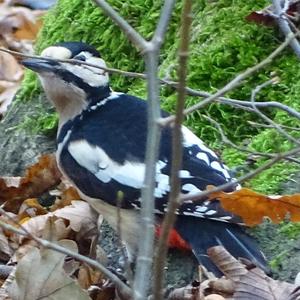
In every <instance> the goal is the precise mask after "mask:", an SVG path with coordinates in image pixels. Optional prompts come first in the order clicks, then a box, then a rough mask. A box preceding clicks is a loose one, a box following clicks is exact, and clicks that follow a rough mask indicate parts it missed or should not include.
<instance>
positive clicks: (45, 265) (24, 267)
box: [8, 240, 91, 300]
mask: <svg viewBox="0 0 300 300" xmlns="http://www.w3.org/2000/svg"><path fill="white" fill-rule="evenodd" d="M59 244H60V245H61V246H63V247H67V248H70V247H71V248H72V249H73V248H74V246H75V245H74V242H73V241H71V240H64V241H60V242H59ZM64 258H65V255H64V254H62V253H59V252H56V251H53V250H50V249H43V250H39V249H37V248H33V249H32V250H31V251H30V252H28V253H27V254H26V255H25V256H24V257H23V258H22V259H21V260H20V261H19V263H18V265H17V269H16V273H15V280H14V281H13V283H12V284H11V285H10V286H9V288H8V294H9V295H10V297H12V298H13V299H19V300H21V299H22V300H36V299H43V298H45V299H55V300H65V299H73V300H88V299H91V298H90V297H89V296H88V295H87V293H86V292H85V291H83V290H82V289H81V288H80V287H79V285H78V284H77V283H76V282H75V281H74V280H73V279H71V278H70V277H69V276H67V274H66V273H65V272H64V270H63V264H64Z"/></svg>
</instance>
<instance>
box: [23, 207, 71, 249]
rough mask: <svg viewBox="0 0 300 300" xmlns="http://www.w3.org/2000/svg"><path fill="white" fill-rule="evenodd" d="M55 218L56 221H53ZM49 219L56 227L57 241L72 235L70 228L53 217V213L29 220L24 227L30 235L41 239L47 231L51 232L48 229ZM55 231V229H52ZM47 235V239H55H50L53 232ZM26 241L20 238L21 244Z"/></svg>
mask: <svg viewBox="0 0 300 300" xmlns="http://www.w3.org/2000/svg"><path fill="white" fill-rule="evenodd" d="M53 218H54V219H53ZM49 219H51V220H52V222H53V224H51V225H52V226H54V227H55V232H56V236H55V240H57V241H59V240H61V239H65V238H67V237H68V236H69V234H70V227H69V226H67V225H66V224H65V223H64V221H63V220H62V219H58V218H56V217H54V216H53V214H52V213H49V214H47V215H41V216H37V217H34V218H30V219H28V221H27V222H26V223H23V224H22V226H23V228H24V229H25V230H27V231H28V232H29V233H30V234H32V235H34V236H37V237H41V236H42V235H43V233H44V231H45V230H48V231H49V230H50V229H49V228H47V222H50V221H49ZM51 230H53V229H51ZM52 232H53V231H52ZM45 235H46V236H47V239H50V240H52V239H53V238H50V236H51V232H46V233H45ZM24 239H26V238H24V237H21V236H19V243H20V244H22V242H23V240H24Z"/></svg>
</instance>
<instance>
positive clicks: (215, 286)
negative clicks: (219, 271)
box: [209, 278, 234, 295]
mask: <svg viewBox="0 0 300 300" xmlns="http://www.w3.org/2000/svg"><path fill="white" fill-rule="evenodd" d="M209 287H210V289H211V290H212V291H213V292H214V293H219V294H226V295H233V293H234V283H233V281H232V280H231V279H226V278H218V279H211V280H209Z"/></svg>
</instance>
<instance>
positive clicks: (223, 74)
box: [0, 0, 300, 243]
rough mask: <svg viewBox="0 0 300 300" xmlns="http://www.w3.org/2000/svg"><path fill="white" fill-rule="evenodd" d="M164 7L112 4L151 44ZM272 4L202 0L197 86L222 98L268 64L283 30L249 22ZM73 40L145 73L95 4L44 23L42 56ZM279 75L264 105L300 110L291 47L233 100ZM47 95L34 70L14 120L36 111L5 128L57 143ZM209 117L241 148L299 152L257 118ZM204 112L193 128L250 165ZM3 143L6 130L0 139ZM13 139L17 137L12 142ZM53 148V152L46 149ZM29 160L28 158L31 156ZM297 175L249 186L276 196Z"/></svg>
mask: <svg viewBox="0 0 300 300" xmlns="http://www.w3.org/2000/svg"><path fill="white" fill-rule="evenodd" d="M162 3H163V1H150V0H129V1H118V0H111V1H110V4H111V5H112V6H113V7H114V8H115V9H117V10H118V11H119V12H120V13H121V14H122V16H123V17H124V18H126V19H127V20H128V21H129V22H130V24H131V25H132V26H134V27H135V28H136V29H137V30H138V31H139V32H140V33H141V34H142V35H143V36H145V37H147V38H148V39H149V38H151V35H152V33H153V30H154V28H155V24H156V22H157V20H158V18H159V9H160V8H161V6H162ZM268 4H269V1H267V0H249V1H246V2H245V1H242V0H231V1H229V0H219V1H203V0H202V1H201V0H200V1H195V3H194V7H193V11H194V21H193V30H192V38H191V45H190V59H189V75H188V85H189V86H190V87H192V88H195V89H199V90H205V91H208V92H214V91H216V90H217V89H218V88H220V87H222V86H223V85H224V84H226V83H227V82H228V81H230V80H231V79H233V78H234V77H235V76H236V75H237V74H238V73H240V72H242V71H243V70H245V69H246V68H248V67H250V66H253V65H255V64H256V63H257V62H259V61H261V60H262V59H264V58H265V57H266V56H268V55H269V54H270V53H271V52H272V51H273V50H275V49H276V48H277V47H278V46H279V44H280V43H281V42H282V37H281V36H280V34H279V33H278V31H277V30H276V29H275V28H267V27H264V26H261V25H257V24H255V23H250V22H248V21H246V19H245V17H246V16H247V15H248V14H249V13H250V12H252V11H254V10H257V9H261V8H263V7H265V6H266V5H268ZM180 11H181V3H177V4H176V9H175V11H174V13H173V16H172V20H171V24H170V26H169V30H168V33H167V37H166V41H165V43H164V45H163V48H162V53H161V55H160V76H162V77H166V76H167V77H168V78H172V79H176V67H177V57H176V56H177V45H178V39H179V33H178V32H179V30H178V28H179V26H180V25H179V19H180ZM71 40H75V41H84V42H87V43H89V44H92V45H94V46H95V47H96V48H97V49H98V50H99V51H100V52H101V54H102V56H103V57H104V59H105V60H106V61H107V62H108V65H109V66H111V67H114V68H120V69H122V70H129V71H136V72H143V71H144V63H143V60H142V58H141V55H140V53H138V51H137V50H136V49H135V48H134V47H133V46H132V45H131V44H130V42H129V41H128V40H127V38H126V36H125V35H124V34H123V33H122V32H121V31H120V29H119V28H118V27H117V26H116V25H114V23H113V22H112V21H111V20H110V19H109V18H107V17H106V16H105V15H104V14H103V13H102V12H101V10H100V9H99V8H98V7H96V6H95V5H94V4H93V3H92V1H80V0H59V1H58V3H57V5H56V6H55V7H54V8H53V9H52V10H50V11H49V13H48V14H47V15H46V17H45V18H44V27H43V29H42V30H41V32H40V35H39V37H38V39H37V43H36V50H37V52H40V51H41V50H42V49H44V48H45V47H47V46H49V45H51V44H54V43H56V42H61V41H71ZM272 72H276V74H277V75H278V76H279V77H280V83H278V84H277V85H275V86H268V87H267V88H265V89H263V90H262V91H261V92H260V93H259V95H258V96H257V101H264V100H268V101H279V102H282V103H284V104H287V105H290V106H291V107H293V108H295V109H298V110H299V109H300V101H299V100H298V99H299V96H300V68H299V61H298V59H297V57H296V56H295V55H294V53H293V52H292V51H291V50H290V49H287V50H285V51H284V52H283V53H282V54H280V55H279V56H278V57H277V58H276V59H275V60H274V61H273V62H272V64H270V65H268V66H267V67H266V68H264V69H262V70H260V71H259V72H257V73H256V74H254V75H253V76H251V77H250V78H249V79H247V80H246V81H245V82H244V83H243V84H242V86H241V87H239V88H238V89H235V90H233V91H232V92H230V93H229V95H228V96H230V97H232V98H236V99H241V100H248V99H249V98H250V95H251V91H252V89H253V88H254V87H255V86H257V85H259V84H261V83H263V82H265V81H266V80H268V79H269V78H270V76H271V73H272ZM111 85H112V87H113V89H114V90H119V91H124V92H129V93H131V94H133V95H137V96H141V97H145V95H146V89H145V82H144V81H142V80H138V79H132V78H126V77H122V76H119V75H112V76H111ZM40 92H41V91H40V85H39V83H38V81H37V79H36V77H35V75H34V74H33V73H32V72H30V71H28V72H27V73H26V76H25V79H24V82H23V86H22V89H21V91H20V92H19V94H18V96H17V99H16V101H15V103H14V105H13V106H12V108H11V109H10V111H11V112H10V114H9V115H10V116H12V115H14V113H16V114H18V112H17V111H19V110H20V107H23V108H25V107H27V108H28V109H27V111H26V109H24V112H23V110H22V114H19V115H18V118H17V122H18V123H17V124H14V118H11V117H10V118H9V117H8V118H6V119H5V120H4V122H2V126H4V127H5V128H8V127H9V128H13V132H14V133H16V132H22V133H24V134H26V136H28V135H30V134H31V136H32V139H35V137H36V136H46V137H47V139H46V140H47V141H50V142H49V143H48V142H47V143H46V145H52V144H51V143H52V142H53V137H51V135H50V136H49V134H51V132H55V128H56V127H55V126H56V125H55V124H56V116H55V115H54V113H53V111H52V110H51V109H50V108H49V105H48V104H45V102H44V100H40V99H41V98H40V97H39V96H38V97H37V95H40ZM161 101H162V107H163V108H164V109H166V110H168V111H170V112H173V111H174V107H175V101H176V94H175V93H174V90H173V89H171V88H169V87H163V88H162V90H161ZM198 101H201V99H199V98H194V97H188V98H187V106H190V105H192V104H194V103H196V102H198ZM37 106H38V107H39V108H38V109H36V107H37ZM205 112H208V113H209V114H210V115H211V116H212V117H213V118H214V119H215V120H217V121H218V122H219V123H220V124H221V125H222V127H223V129H224V132H225V133H226V134H227V136H228V137H229V138H230V139H231V140H232V141H233V142H235V143H237V144H240V145H243V144H247V145H249V146H250V147H251V148H252V149H253V150H256V151H262V152H282V151H286V150H288V149H291V147H292V145H291V143H290V142H288V141H286V139H285V138H284V137H282V136H281V135H280V134H279V133H277V132H276V131H274V130H272V129H263V128H255V127H251V126H250V125H249V123H248V121H257V122H260V120H257V116H256V115H254V114H251V113H249V112H246V111H242V110H238V109H236V108H233V107H230V106H225V105H221V104H212V105H210V106H208V107H207V108H206V109H205ZM201 113H202V111H197V112H194V113H193V114H191V115H189V116H188V117H187V120H186V124H187V125H188V126H189V127H191V128H193V130H194V132H195V133H196V134H197V135H198V136H200V137H201V138H202V139H203V140H204V141H205V142H206V143H208V144H209V145H210V146H211V147H213V148H214V149H215V150H216V151H218V152H219V153H220V154H222V156H223V159H224V160H225V161H226V163H227V164H228V165H229V166H230V167H235V166H237V165H243V164H244V162H245V160H246V158H247V156H246V155H245V154H244V153H240V152H238V151H236V150H234V149H232V148H228V147H225V146H224V145H222V144H221V143H220V136H219V133H218V131H217V130H216V129H215V128H214V127H213V126H212V125H211V124H209V123H208V122H207V121H206V120H205V119H204V118H203V117H202V116H201ZM264 113H266V114H267V115H268V116H269V117H270V118H271V119H272V120H274V121H276V122H278V123H281V124H283V125H288V126H298V125H299V124H298V123H297V120H295V119H293V118H291V117H290V116H288V115H287V114H286V113H284V112H282V111H279V110H276V109H265V110H264ZM15 122H16V120H15ZM16 125H17V130H16V128H15V126H16ZM289 133H290V134H291V135H293V136H294V137H298V136H299V132H298V131H289ZM2 134H3V133H2ZM45 134H46V135H45ZM1 138H2V136H1V132H0V141H1ZM12 141H13V139H12V140H11V143H12ZM8 143H9V142H7V144H8ZM12 147H13V146H12ZM41 148H42V150H41V151H44V148H43V146H41ZM48 148H49V147H48V146H46V147H45V151H46V150H47V149H48ZM22 149H23V148H21V151H22ZM35 153H36V152H35ZM21 156H22V155H21ZM33 156H34V155H31V157H33ZM1 158H3V155H2V157H1ZM22 158H24V159H26V156H25V157H24V156H22ZM6 159H8V158H7V157H6ZM26 162H28V159H27V160H26ZM29 162H30V160H29ZM262 163H264V160H263V159H259V160H258V161H257V162H256V163H255V164H254V166H253V167H257V166H259V165H261V164H262ZM21 164H22V162H21ZM250 168H252V167H250ZM5 170H8V169H5ZM297 170H298V168H297V167H296V166H295V165H293V164H288V165H287V163H278V164H276V165H274V166H273V167H271V168H270V169H269V170H267V171H265V172H263V173H261V174H260V175H259V176H257V177H256V178H255V179H253V180H250V181H249V182H247V183H246V184H247V185H248V186H251V187H252V188H254V189H256V190H258V191H260V192H266V193H276V192H278V191H279V190H280V183H281V182H284V181H286V180H287V179H288V178H289V177H290V176H292V174H294V173H296V172H297ZM1 171H2V172H4V171H3V170H1ZM6 173H7V172H6ZM12 173H14V171H13V172H12ZM297 232H298V231H297ZM288 238H289V237H288ZM274 239H275V242H274V243H279V242H280V239H276V238H274Z"/></svg>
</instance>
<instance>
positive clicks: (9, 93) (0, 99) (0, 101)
mask: <svg viewBox="0 0 300 300" xmlns="http://www.w3.org/2000/svg"><path fill="white" fill-rule="evenodd" d="M20 85H21V83H19V82H17V83H15V84H14V85H13V86H12V87H10V88H7V89H6V90H5V91H3V92H2V93H1V94H0V118H1V116H2V115H4V113H5V112H6V111H7V108H8V106H9V105H10V103H11V102H12V101H13V99H14V97H15V94H16V92H17V91H18V89H19V88H20Z"/></svg>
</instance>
